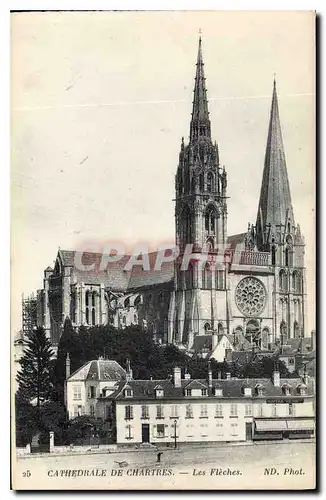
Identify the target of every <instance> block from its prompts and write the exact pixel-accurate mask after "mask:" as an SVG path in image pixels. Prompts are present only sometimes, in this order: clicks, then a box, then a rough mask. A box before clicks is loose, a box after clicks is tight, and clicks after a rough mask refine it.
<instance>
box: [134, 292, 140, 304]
mask: <svg viewBox="0 0 326 500" xmlns="http://www.w3.org/2000/svg"><path fill="white" fill-rule="evenodd" d="M140 303H141V296H140V295H137V297H136V298H135V302H134V305H135V307H137V306H139V304H140Z"/></svg>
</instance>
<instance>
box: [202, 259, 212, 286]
mask: <svg viewBox="0 0 326 500" xmlns="http://www.w3.org/2000/svg"><path fill="white" fill-rule="evenodd" d="M202 288H203V289H204V290H211V288H212V270H211V266H210V265H209V264H208V263H206V264H205V267H204V269H203V270H202Z"/></svg>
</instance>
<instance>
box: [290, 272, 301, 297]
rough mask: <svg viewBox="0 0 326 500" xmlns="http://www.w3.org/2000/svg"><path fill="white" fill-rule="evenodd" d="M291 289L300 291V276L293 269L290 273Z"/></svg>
mask: <svg viewBox="0 0 326 500" xmlns="http://www.w3.org/2000/svg"><path fill="white" fill-rule="evenodd" d="M292 289H293V291H294V292H300V289H301V287H300V276H299V273H298V272H297V271H294V272H293V274H292Z"/></svg>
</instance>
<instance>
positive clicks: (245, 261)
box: [231, 250, 272, 266]
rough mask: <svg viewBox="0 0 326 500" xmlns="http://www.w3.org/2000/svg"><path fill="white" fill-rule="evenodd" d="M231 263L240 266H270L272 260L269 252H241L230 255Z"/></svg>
mask: <svg viewBox="0 0 326 500" xmlns="http://www.w3.org/2000/svg"><path fill="white" fill-rule="evenodd" d="M231 262H232V264H240V265H242V266H243V265H244V266H270V265H271V264H272V259H271V255H270V253H269V252H251V251H249V250H242V251H241V252H233V253H232V257H231Z"/></svg>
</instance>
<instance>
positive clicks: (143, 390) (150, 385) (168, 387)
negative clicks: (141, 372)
mask: <svg viewBox="0 0 326 500" xmlns="http://www.w3.org/2000/svg"><path fill="white" fill-rule="evenodd" d="M157 384H159V385H161V386H162V388H163V391H164V396H163V397H160V398H156V396H155V387H156V386H157ZM285 384H287V385H289V386H290V388H291V389H292V390H291V396H294V397H295V396H296V397H297V396H298V395H299V393H298V387H299V386H300V384H302V379H301V378H289V379H285V378H282V379H281V380H280V387H276V386H274V384H273V382H272V380H270V379H266V378H252V379H234V378H231V379H213V381H212V386H213V388H217V389H222V391H223V396H222V397H223V398H245V397H250V396H245V395H244V392H243V388H244V387H248V388H251V389H252V397H253V398H255V397H258V395H257V393H256V391H255V388H256V387H257V385H260V386H262V388H263V395H264V397H271V398H273V397H284V394H283V390H282V387H283V386H284V385H285ZM128 385H130V386H131V388H132V390H133V396H132V397H126V396H125V395H124V393H123V391H120V393H119V394H118V395H117V397H116V399H117V400H124V399H128V400H156V401H160V400H162V399H163V400H164V399H188V396H185V391H184V389H185V388H207V387H208V384H207V380H205V379H193V380H190V381H189V380H184V379H182V380H181V387H174V385H173V383H172V381H171V380H130V381H129V382H128ZM313 394H314V379H309V380H308V384H307V395H313ZM198 397H200V398H205V397H214V396H213V395H212V392H211V391H209V392H208V396H198Z"/></svg>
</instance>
